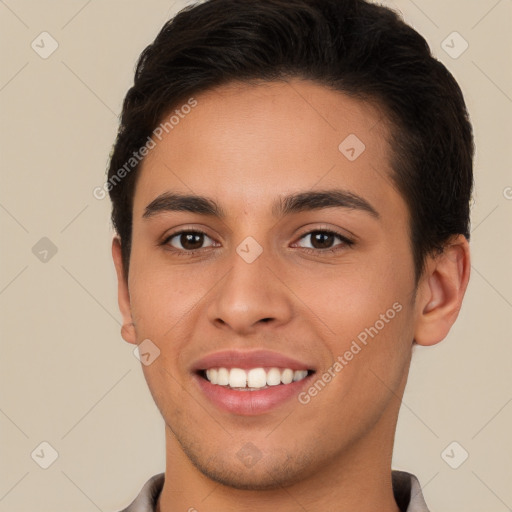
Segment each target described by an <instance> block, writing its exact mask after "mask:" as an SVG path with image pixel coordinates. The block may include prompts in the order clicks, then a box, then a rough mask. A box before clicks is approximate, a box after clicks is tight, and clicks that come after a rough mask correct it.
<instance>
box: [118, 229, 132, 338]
mask: <svg viewBox="0 0 512 512" xmlns="http://www.w3.org/2000/svg"><path fill="white" fill-rule="evenodd" d="M112 259H113V260H114V266H115V268H116V274H117V301H118V304H119V310H120V311H121V315H122V317H123V326H122V328H121V336H122V337H123V339H124V340H125V341H127V342H128V343H133V344H137V338H136V335H135V324H134V323H133V319H132V313H131V306H130V293H129V290H128V276H125V272H124V266H123V258H122V252H121V239H120V238H119V237H118V236H117V235H116V236H115V237H114V239H113V240H112Z"/></svg>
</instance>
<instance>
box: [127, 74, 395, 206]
mask: <svg viewBox="0 0 512 512" xmlns="http://www.w3.org/2000/svg"><path fill="white" fill-rule="evenodd" d="M193 100H194V102H195V106H194V107H193V108H188V107H187V108H183V109H182V108H181V107H182V106H180V105H177V106H175V108H174V109H173V111H172V112H170V113H169V114H168V115H166V116H164V119H163V122H164V123H165V122H166V120H168V119H169V118H170V116H172V115H174V119H173V120H174V124H172V125H171V124H170V123H169V124H168V125H167V129H165V125H161V126H162V127H163V128H164V129H163V130H162V129H161V130H160V131H161V135H160V137H158V138H157V137H153V138H154V140H155V142H156V146H155V147H154V149H152V150H151V151H150V153H149V154H148V155H147V156H146V158H145V160H144V161H143V163H142V166H141V168H140V169H139V171H138V172H139V177H138V180H137V181H138V183H137V190H136V194H135V202H134V214H135V215H137V214H141V213H142V211H143V208H144V207H145V206H146V205H147V204H148V203H149V202H150V201H151V200H153V199H154V198H155V197H157V196H158V195H159V194H161V193H162V192H165V191H170V190H174V191H179V192H181V193H195V194H201V195H208V196H211V197H215V198H217V199H218V200H219V201H220V202H224V203H225V204H227V205H228V207H229V203H231V205H232V206H233V207H243V206H248V205H250V204H253V205H258V206H259V207H261V208H262V209H263V208H265V206H268V205H270V204H271V203H273V199H274V198H275V197H276V195H280V194H290V193H295V192H302V191H304V190H312V189H315V187H316V188H322V189H325V188H329V187H332V188H339V187H340V186H342V187H343V188H344V189H346V190H349V191H352V192H354V193H357V194H358V195H364V196H365V197H366V198H367V199H368V200H369V201H373V202H377V203H380V204H381V205H382V203H386V202H390V201H394V202H397V201H398V202H400V199H401V198H400V197H399V195H398V194H397V192H396V191H395V190H394V188H393V185H392V182H391V179H390V175H391V167H390V164H389V161H390V147H389V144H388V138H389V125H388V122H387V119H386V117H385V116H384V115H383V113H382V111H381V109H379V107H378V105H376V104H373V103H369V102H365V101H361V100H357V99H355V98H351V97H349V96H347V95H345V94H343V93H340V92H339V91H334V90H331V89H329V88H327V87H325V86H322V85H319V84H316V83H313V82H310V81H306V80H298V79H296V80H289V81H287V82H261V83H258V84H245V83H244V84H240V83H232V84H228V85H223V86H220V87H217V88H214V89H212V90H209V91H206V92H203V93H200V94H197V95H195V96H194V97H193ZM186 103H187V102H186V100H185V101H184V102H183V105H185V104H186ZM176 121H178V122H176ZM402 206H403V205H402Z"/></svg>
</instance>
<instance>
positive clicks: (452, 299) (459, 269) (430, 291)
mask: <svg viewBox="0 0 512 512" xmlns="http://www.w3.org/2000/svg"><path fill="white" fill-rule="evenodd" d="M425 268H426V270H425V273H424V275H423V276H422V278H421V279H420V284H419V285H418V293H417V295H416V296H417V308H418V309H417V322H416V329H415V333H414V334H415V336H414V340H415V342H416V343H417V344H418V345H424V346H429V345H435V344H436V343H439V342H440V341H442V340H444V338H445V337H446V336H447V334H448V332H449V331H450V329H451V327H452V325H453V323H454V322H455V320H456V319H457V316H458V315H459V311H460V308H461V306H462V299H463V298H464V294H465V293H466V288H467V285H468V281H469V274H470V268H471V263H470V255H469V244H468V241H467V239H466V237H465V236H464V235H457V236H456V237H454V238H452V239H451V240H450V242H449V243H448V244H447V245H446V246H445V248H444V251H443V252H442V253H441V254H439V255H436V256H431V257H429V258H428V260H427V263H426V265H425Z"/></svg>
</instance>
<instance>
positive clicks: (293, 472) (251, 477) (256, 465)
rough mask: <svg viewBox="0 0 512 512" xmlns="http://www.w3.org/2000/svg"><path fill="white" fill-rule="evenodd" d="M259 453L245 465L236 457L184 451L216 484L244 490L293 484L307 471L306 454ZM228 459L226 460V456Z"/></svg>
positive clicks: (309, 467) (309, 469) (308, 464)
mask: <svg viewBox="0 0 512 512" xmlns="http://www.w3.org/2000/svg"><path fill="white" fill-rule="evenodd" d="M276 455H277V454H276V453H274V454H272V456H262V458H261V459H259V460H258V461H257V462H254V461H250V462H247V465H245V464H244V463H243V462H241V461H240V460H239V458H238V457H236V456H235V457H234V458H233V457H230V456H228V457H219V456H218V455H215V456H214V457H212V458H210V459H208V460H206V459H205V458H204V455H203V456H201V455H200V454H197V453H189V452H187V456H188V458H189V459H190V461H191V462H192V464H193V465H194V466H195V467H196V468H197V469H198V470H199V471H200V472H201V473H202V474H203V475H204V476H206V477H207V478H209V479H210V480H213V481H214V482H217V483H219V484H222V485H225V486H227V487H231V488H233V489H240V490H245V491H263V490H272V489H282V488H283V487H288V486H290V485H293V484H295V483H297V482H299V481H300V480H302V479H303V478H307V476H308V474H309V473H311V472H312V471H311V466H312V465H311V463H310V461H309V458H305V457H300V456H298V455H297V454H296V453H295V454H294V455H293V458H292V456H290V455H285V454H282V453H281V454H280V455H281V458H279V459H278V458H277V457H276ZM228 459H229V460H228Z"/></svg>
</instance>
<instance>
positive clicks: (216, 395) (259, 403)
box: [194, 374, 314, 416]
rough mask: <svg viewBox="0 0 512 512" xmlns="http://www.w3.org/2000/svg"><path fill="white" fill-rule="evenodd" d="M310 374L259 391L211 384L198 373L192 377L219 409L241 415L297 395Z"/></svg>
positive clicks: (263, 408)
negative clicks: (288, 382) (300, 378)
mask: <svg viewBox="0 0 512 512" xmlns="http://www.w3.org/2000/svg"><path fill="white" fill-rule="evenodd" d="M312 375H314V374H311V375H308V376H307V377H305V378H304V379H302V380H299V381H296V382H291V383H290V384H280V385H278V386H269V387H268V388H265V389H262V390H260V391H237V390H236V389H230V388H228V387H226V386H219V385H217V384H212V383H211V382H210V381H208V380H206V379H205V378H203V377H201V376H200V375H195V376H194V377H195V379H196V381H197V383H198V385H199V387H200V388H201V390H202V392H203V393H204V394H205V395H206V397H207V398H208V399H209V400H210V401H211V402H213V403H214V404H215V405H216V406H218V407H219V408H220V409H222V410H224V411H227V412H230V413H233V414H240V415H243V416H256V415H258V414H263V413H266V412H269V411H271V410H272V409H276V408H277V407H279V406H280V405H282V404H284V403H285V402H286V401H287V400H290V399H291V398H293V397H297V395H298V394H299V393H300V391H301V390H302V389H303V388H304V387H305V386H306V385H307V384H308V382H309V379H310V378H311V376H312Z"/></svg>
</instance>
